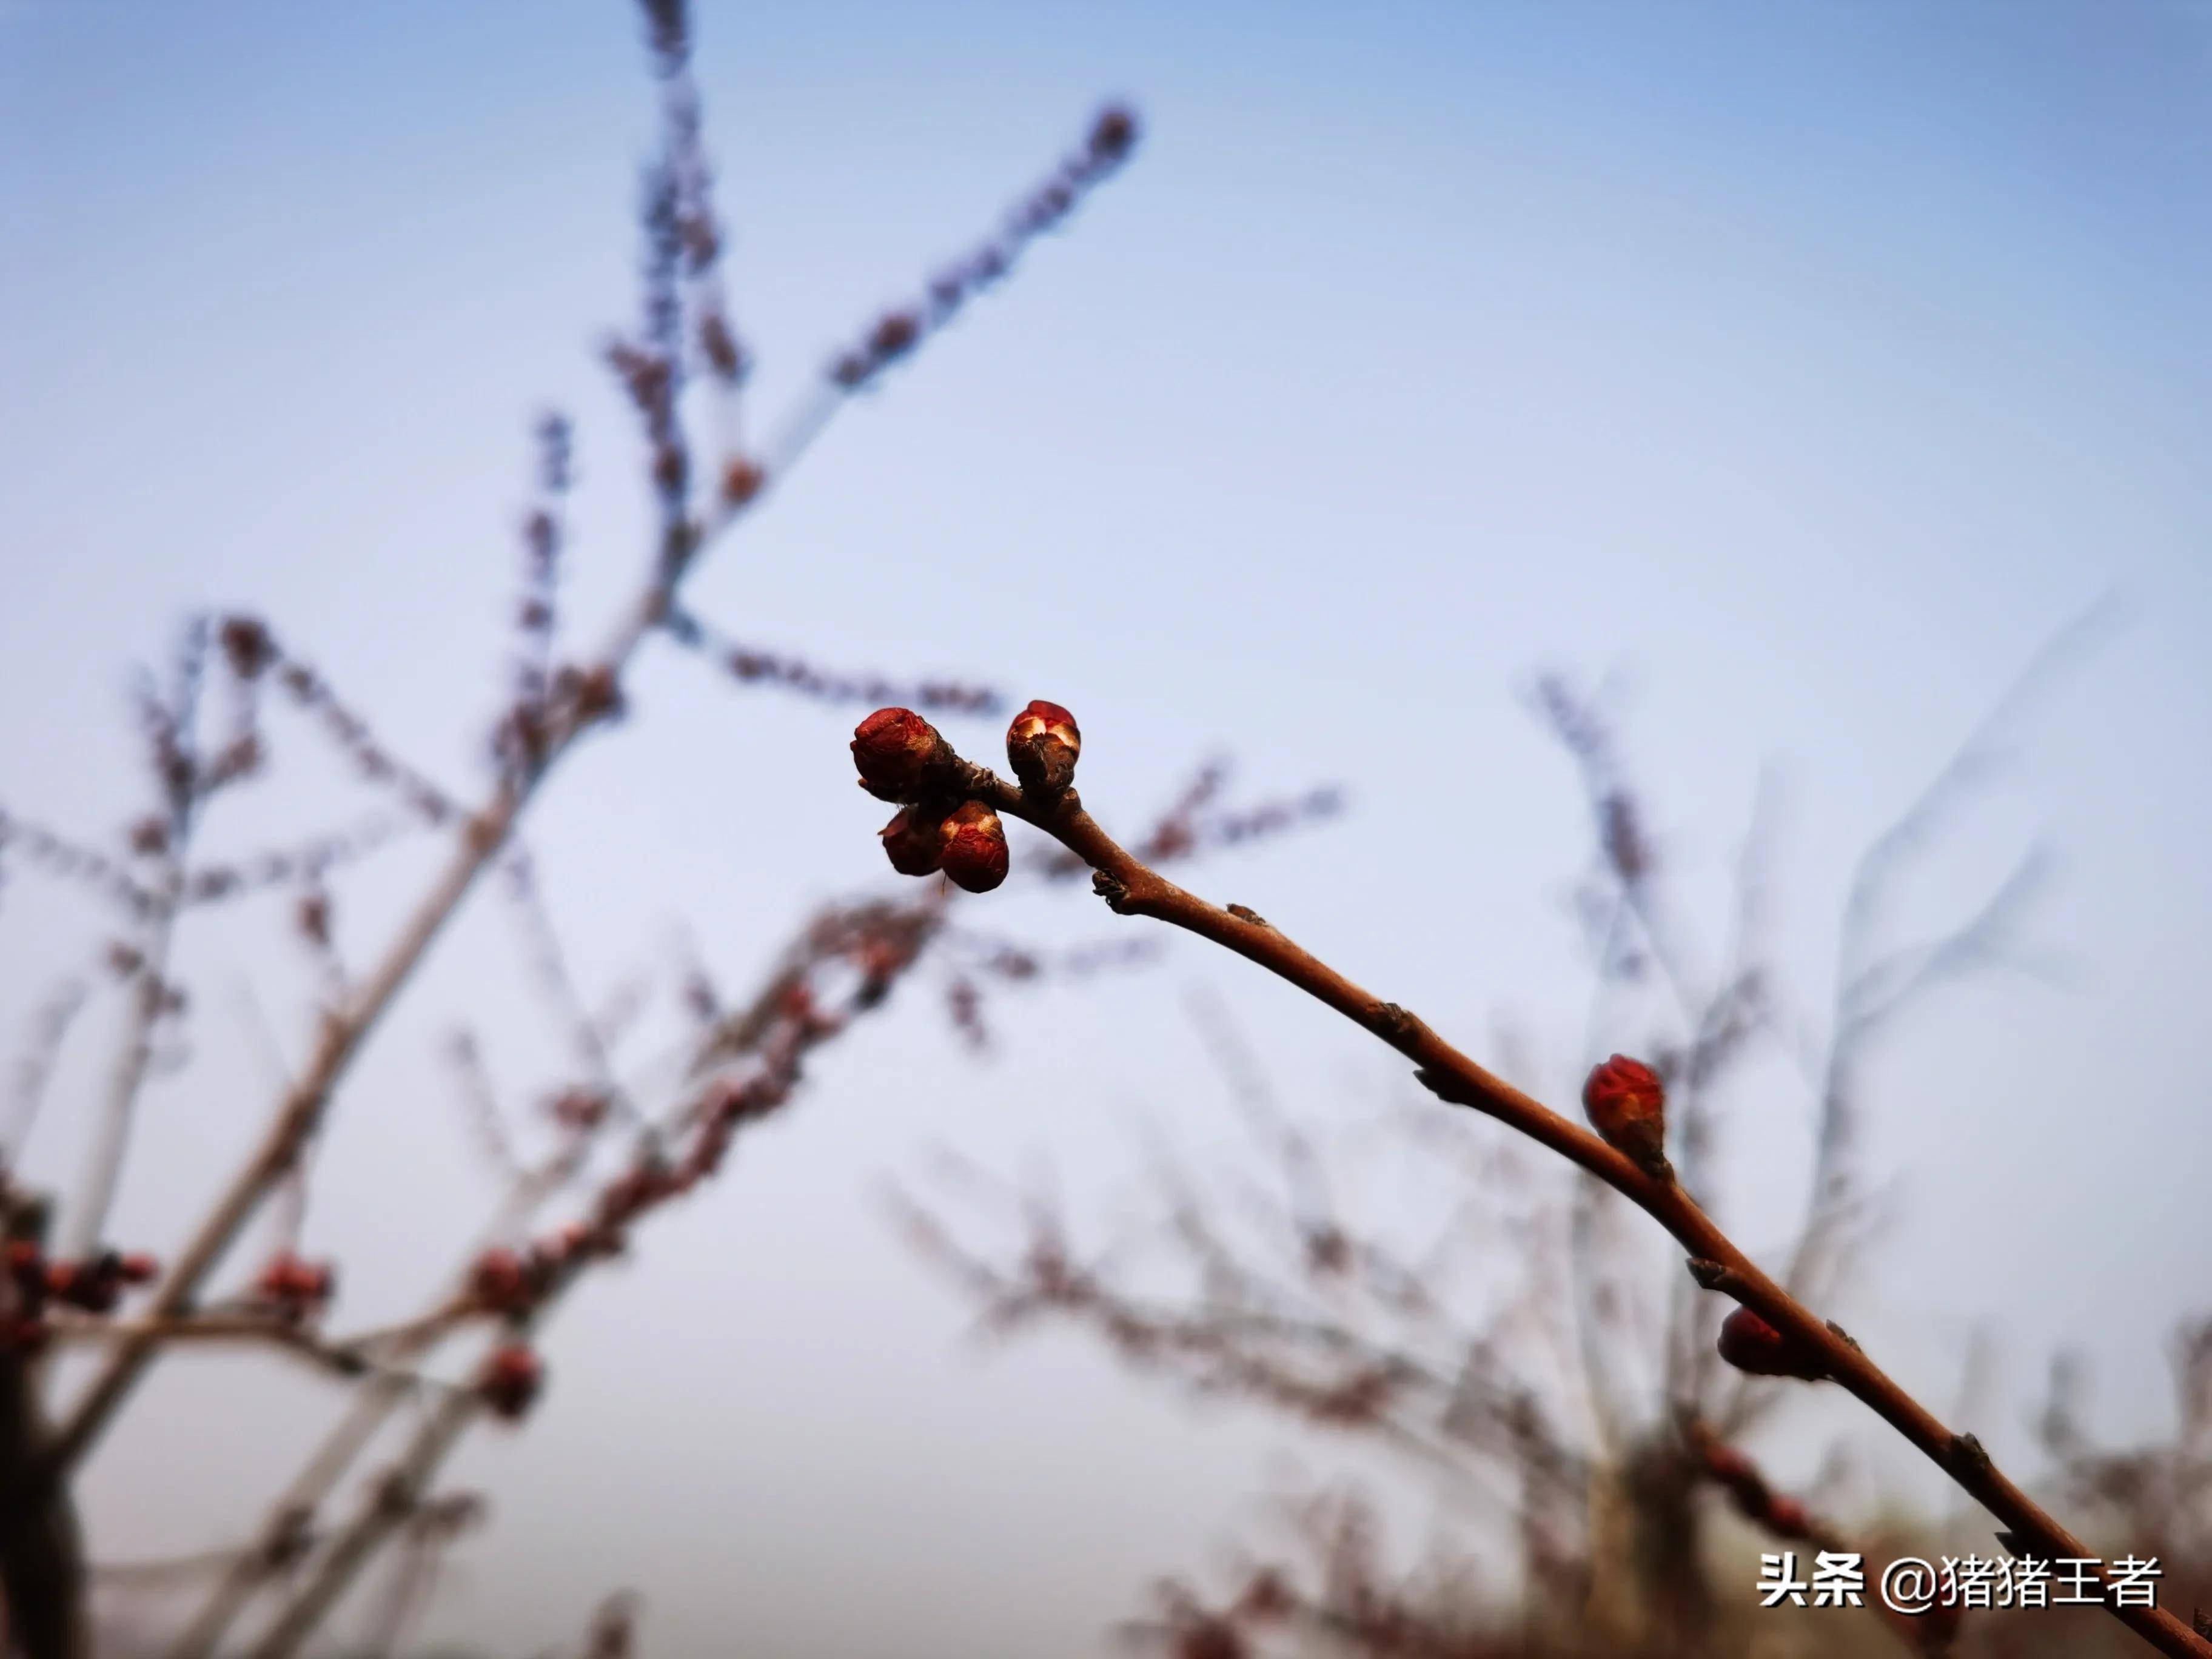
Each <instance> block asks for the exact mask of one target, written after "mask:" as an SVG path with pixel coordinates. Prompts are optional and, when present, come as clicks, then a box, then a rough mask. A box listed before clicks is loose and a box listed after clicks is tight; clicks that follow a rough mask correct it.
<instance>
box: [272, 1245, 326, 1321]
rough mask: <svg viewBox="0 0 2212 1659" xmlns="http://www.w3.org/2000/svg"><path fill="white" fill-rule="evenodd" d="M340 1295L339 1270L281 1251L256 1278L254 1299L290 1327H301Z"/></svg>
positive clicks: (322, 1262)
mask: <svg viewBox="0 0 2212 1659" xmlns="http://www.w3.org/2000/svg"><path fill="white" fill-rule="evenodd" d="M336 1294H337V1268H335V1267H332V1266H331V1264H330V1263H329V1262H327V1261H302V1260H301V1258H300V1257H298V1256H296V1255H294V1254H293V1253H292V1252H291V1251H289V1250H279V1251H278V1252H277V1253H276V1255H273V1256H271V1257H270V1259H269V1261H268V1263H267V1265H265V1266H264V1267H263V1268H262V1269H261V1271H260V1273H258V1274H257V1275H256V1276H255V1278H254V1280H253V1289H252V1301H253V1302H254V1303H255V1304H257V1305H258V1306H259V1307H262V1308H264V1309H266V1310H269V1311H270V1312H271V1313H273V1314H275V1315H276V1316H277V1317H278V1318H279V1319H282V1320H283V1321H284V1322H285V1323H286V1324H288V1325H298V1324H303V1323H305V1322H307V1320H309V1319H311V1318H313V1316H315V1315H317V1314H319V1313H320V1312H321V1311H322V1310H323V1309H324V1307H325V1305H326V1304H328V1303H329V1301H330V1299H331V1297H333V1296H334V1295H336Z"/></svg>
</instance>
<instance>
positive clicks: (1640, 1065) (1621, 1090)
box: [1583, 1054, 1672, 1179]
mask: <svg viewBox="0 0 2212 1659" xmlns="http://www.w3.org/2000/svg"><path fill="white" fill-rule="evenodd" d="M1583 1110H1584V1111H1585V1112H1587V1113H1588V1114H1589V1121H1590V1125H1591V1127H1593V1128H1595V1130H1596V1131H1597V1132H1598V1133H1599V1134H1601V1135H1602V1136H1603V1137H1604V1138H1605V1142H1606V1144H1607V1146H1612V1147H1613V1148H1615V1149H1616V1150H1617V1151H1620V1152H1626V1153H1627V1154H1628V1156H1629V1157H1630V1158H1633V1159H1634V1160H1635V1161H1636V1163H1637V1164H1638V1166H1639V1167H1640V1168H1642V1169H1643V1170H1644V1171H1645V1172H1646V1173H1647V1174H1650V1175H1653V1176H1660V1177H1661V1178H1662V1179H1663V1178H1666V1177H1668V1176H1670V1175H1671V1174H1672V1171H1671V1170H1668V1167H1667V1091H1666V1087H1665V1085H1662V1083H1661V1082H1660V1081H1659V1074H1658V1073H1656V1072H1655V1071H1653V1070H1652V1069H1651V1068H1650V1066H1646V1065H1645V1064H1644V1062H1643V1061H1642V1060H1631V1059H1630V1058H1629V1057H1628V1056H1627V1055H1626V1054H1615V1055H1614V1056H1613V1058H1612V1059H1611V1060H1607V1061H1606V1062H1605V1064H1604V1065H1602V1066H1597V1067H1596V1068H1595V1069H1594V1070H1593V1071H1592V1072H1591V1073H1590V1074H1589V1079H1588V1080H1587V1081H1585V1082H1584V1083H1583Z"/></svg>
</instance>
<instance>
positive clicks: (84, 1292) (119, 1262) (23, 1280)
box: [0, 1238, 161, 1353]
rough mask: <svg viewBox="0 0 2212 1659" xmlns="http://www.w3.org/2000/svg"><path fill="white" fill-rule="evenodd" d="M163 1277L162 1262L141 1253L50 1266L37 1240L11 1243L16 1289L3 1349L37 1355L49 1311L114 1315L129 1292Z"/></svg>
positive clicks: (108, 1253) (0, 1330)
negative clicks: (54, 1309)
mask: <svg viewBox="0 0 2212 1659" xmlns="http://www.w3.org/2000/svg"><path fill="white" fill-rule="evenodd" d="M160 1275H161V1263H159V1262H158V1261H155V1259H154V1258H153V1257H152V1256H150V1255H143V1254H142V1253H140V1252H137V1251H128V1252H126V1251H120V1250H102V1251H101V1252H100V1254H99V1255H95V1256H88V1257H87V1258H85V1259H84V1260H83V1261H48V1260H47V1259H46V1254H45V1252H44V1251H42V1250H40V1248H39V1247H38V1245H37V1244H36V1243H33V1241H31V1240H29V1239H27V1238H19V1239H15V1240H11V1241H10V1242H9V1245H8V1277H9V1280H10V1281H11V1282H12V1283H13V1285H14V1287H15V1308H14V1310H13V1312H12V1313H11V1314H9V1316H8V1317H7V1319H6V1320H5V1321H4V1322H0V1349H9V1350H13V1351H14V1352H19V1353H35V1352H38V1351H39V1350H40V1348H42V1347H43V1346H46V1338H47V1336H48V1334H50V1333H49V1330H48V1327H47V1325H46V1310H47V1308H49V1307H50V1306H56V1305H58V1306H62V1307H68V1308H76V1309H77V1310H80V1311H82V1312H84V1313H90V1314H106V1313H112V1312H114V1311H115V1307H116V1304H118V1302H120V1301H121V1300H122V1299H123V1293H124V1292H125V1291H126V1290H133V1289H136V1288H137V1287H138V1286H140V1285H150V1284H152V1283H153V1282H154V1280H155V1279H157V1278H158V1277H160Z"/></svg>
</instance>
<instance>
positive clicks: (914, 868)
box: [876, 806, 945, 876]
mask: <svg viewBox="0 0 2212 1659" xmlns="http://www.w3.org/2000/svg"><path fill="white" fill-rule="evenodd" d="M944 828H945V821H944V819H943V818H941V817H939V816H938V815H937V814H936V813H934V812H925V811H922V810H921V808H920V807H918V806H902V807H901V808H900V809H899V812H898V816H897V817H895V818H893V819H892V820H891V821H890V823H887V824H885V825H884V827H883V828H882V829H879V830H878V831H877V832H876V833H877V834H878V835H879V836H882V837H883V842H884V857H885V858H887V859H889V860H890V861H891V868H892V869H894V870H896V871H897V872H899V874H901V875H902V876H933V875H935V874H936V873H937V872H938V869H939V866H940V864H941V862H942V860H943V857H944Z"/></svg>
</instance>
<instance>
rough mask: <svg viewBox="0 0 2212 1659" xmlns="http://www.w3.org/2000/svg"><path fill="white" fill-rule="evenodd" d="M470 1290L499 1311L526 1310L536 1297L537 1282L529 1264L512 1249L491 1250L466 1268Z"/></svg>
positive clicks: (473, 1294) (500, 1312)
mask: <svg viewBox="0 0 2212 1659" xmlns="http://www.w3.org/2000/svg"><path fill="white" fill-rule="evenodd" d="M469 1292H470V1294H471V1296H473V1297H475V1298H476V1299H477V1301H478V1302H480V1303H482V1304H483V1305H484V1306H485V1307H486V1308H488V1309H489V1310H491V1311H492V1312H494V1313H498V1314H518V1313H521V1312H523V1311H525V1310H526V1309H528V1307H529V1306H530V1304H531V1303H532V1302H533V1301H534V1300H536V1299H537V1285H536V1284H535V1282H534V1280H533V1276H532V1273H531V1271H530V1267H529V1266H528V1265H527V1264H526V1263H525V1262H524V1261H523V1259H522V1258H521V1257H520V1256H519V1255H516V1254H515V1253H514V1252H513V1250H505V1249H489V1250H486V1251H485V1252H484V1253H483V1255H480V1256H478V1257H477V1259H476V1265H475V1266H474V1267H471V1269H470V1270H469Z"/></svg>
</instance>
